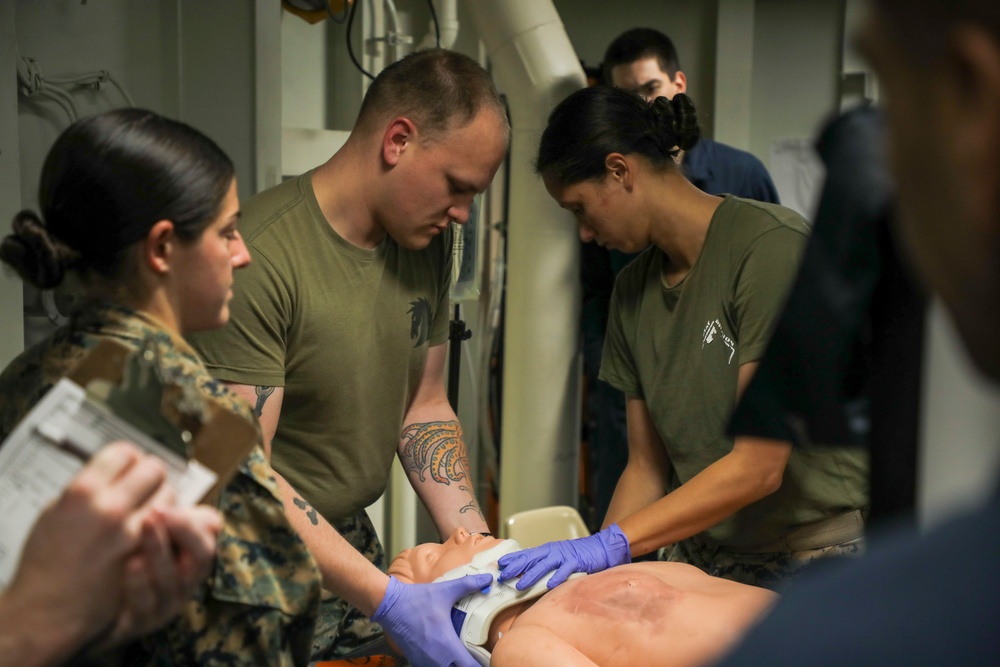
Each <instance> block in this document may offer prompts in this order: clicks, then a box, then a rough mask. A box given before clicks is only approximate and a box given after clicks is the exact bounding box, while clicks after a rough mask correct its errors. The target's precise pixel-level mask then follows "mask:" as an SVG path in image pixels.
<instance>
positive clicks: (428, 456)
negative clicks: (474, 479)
mask: <svg viewBox="0 0 1000 667" xmlns="http://www.w3.org/2000/svg"><path fill="white" fill-rule="evenodd" d="M399 437H400V440H402V442H403V448H402V450H401V452H400V455H399V460H400V462H401V463H402V464H403V469H404V470H405V471H406V472H407V474H409V473H411V472H414V473H416V474H417V475H418V476H419V477H420V481H421V482H424V481H426V480H427V473H428V472H430V476H431V479H432V480H434V481H435V482H437V483H439V484H445V485H451V483H452V482H455V483H456V484H457V485H458V489H459V490H460V491H465V492H466V493H468V494H469V502H468V503H467V504H465V505H464V506H463V507H461V508H460V509H459V510H458V511H459V514H464V513H466V512H475V513H476V514H478V515H479V516H480V517H482V515H483V513H482V510H480V509H479V503H477V502H476V497H475V495H474V494H473V492H472V484H471V483H470V482H469V480H470V478H471V476H470V474H469V457H468V456H467V455H466V454H465V448H464V447H463V446H462V426H461V424H459V423H458V422H457V421H454V420H453V421H446V422H426V423H423V424H411V425H410V426H408V427H407V428H405V429H404V430H403V432H402V434H400V436H399ZM462 481H464V482H465V483H464V484H461V483H459V482H462Z"/></svg>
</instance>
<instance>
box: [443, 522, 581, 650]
mask: <svg viewBox="0 0 1000 667" xmlns="http://www.w3.org/2000/svg"><path fill="white" fill-rule="evenodd" d="M520 550H521V545H520V544H518V543H517V542H516V541H514V540H504V541H502V542H501V543H500V544H498V545H496V546H495V547H493V548H491V549H487V550H486V551H484V552H482V553H479V554H476V555H475V556H474V557H473V559H472V562H471V563H469V564H467V565H463V566H461V567H457V568H455V569H454V570H451V571H449V572H446V573H445V574H443V575H442V576H440V577H438V578H437V579H435V581H448V580H450V579H458V578H459V577H464V576H466V575H468V574H489V575H491V576H492V577H493V583H492V584H490V587H489V588H487V589H486V590H484V591H480V592H476V593H473V594H471V595H467V596H465V597H464V598H462V599H460V600H459V601H458V602H456V603H455V606H454V607H453V608H452V612H451V619H452V622H453V623H454V624H455V631H456V632H457V633H458V636H459V637H460V638H461V640H462V642H463V643H464V644H465V647H466V648H467V649H469V652H470V653H471V654H472V657H474V658H475V659H476V661H477V662H479V664H480V665H489V664H490V653H489V651H487V650H486V648H485V644H486V642H487V640H489V636H490V625H491V624H492V623H493V619H494V618H496V616H497V614H499V613H500V612H501V611H503V610H504V609H506V608H507V607H510V606H511V605H514V604H517V603H519V602H524V601H526V600H532V599H534V598H537V597H539V596H540V595H542V594H543V593H545V592H546V591H547V590H548V589H547V588H546V586H545V585H546V583H548V580H549V578H550V577H551V576H552V574H554V572H552V573H549V575H548V576H546V577H544V578H543V579H542V580H541V581H539V582H538V583H536V584H535V585H534V586H532V587H531V588H529V589H528V590H524V591H519V590H517V589H516V588H514V584H516V583H517V580H516V579H511V580H509V581H505V582H503V583H500V582H498V581H497V578H498V577H499V576H500V570H499V568H498V566H497V560H499V559H500V557H501V556H504V555H506V554H509V553H513V552H515V551H520ZM573 576H574V577H575V576H577V575H573Z"/></svg>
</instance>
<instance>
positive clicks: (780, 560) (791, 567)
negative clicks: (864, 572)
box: [660, 537, 865, 590]
mask: <svg viewBox="0 0 1000 667" xmlns="http://www.w3.org/2000/svg"><path fill="white" fill-rule="evenodd" d="M864 547H865V539H864V538H863V537H858V538H855V539H853V540H848V541H846V542H843V543H841V544H834V545H831V546H825V547H821V548H819V549H806V550H804V551H785V552H772V553H753V552H750V553H748V552H745V551H741V550H739V549H730V548H727V547H724V546H715V545H707V544H704V543H699V542H696V541H695V540H694V539H688V540H683V541H681V542H678V543H677V544H675V545H673V546H672V547H667V548H666V549H663V550H662V551H661V552H660V560H667V561H671V562H677V563H689V564H691V565H694V566H696V567H698V568H700V569H701V570H704V571H705V572H707V573H708V574H710V575H712V576H714V577H722V578H723V579H731V580H732V581H739V582H741V583H744V584H750V585H751V586H761V587H763V588H769V589H772V590H774V589H777V588H778V587H779V586H782V585H784V584H786V583H788V582H789V581H791V580H792V579H794V578H795V577H796V576H798V575H799V574H800V573H801V572H802V569H803V568H805V567H806V566H807V565H809V564H810V563H812V562H814V561H816V560H820V559H825V558H836V557H843V556H860V555H861V554H862V553H864Z"/></svg>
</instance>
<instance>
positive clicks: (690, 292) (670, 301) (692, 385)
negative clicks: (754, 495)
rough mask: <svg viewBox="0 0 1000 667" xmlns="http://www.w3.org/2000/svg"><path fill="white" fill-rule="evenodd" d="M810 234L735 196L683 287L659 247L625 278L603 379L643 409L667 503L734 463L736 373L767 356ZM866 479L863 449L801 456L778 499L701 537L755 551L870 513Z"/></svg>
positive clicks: (799, 223) (615, 299)
mask: <svg viewBox="0 0 1000 667" xmlns="http://www.w3.org/2000/svg"><path fill="white" fill-rule="evenodd" d="M808 233H809V228H808V225H807V223H806V221H805V220H804V219H803V218H802V217H801V216H799V215H798V214H797V213H795V212H794V211H792V210H790V209H787V208H784V207H781V206H778V205H775V204H765V203H760V202H755V201H751V200H745V199H740V198H738V197H733V196H729V195H727V196H726V197H725V199H724V200H723V202H722V204H721V205H720V206H719V208H718V209H717V210H716V212H715V215H714V216H713V217H712V221H711V225H710V226H709V229H708V232H707V235H706V238H705V244H704V247H703V248H702V251H701V255H700V256H699V257H698V259H697V261H696V262H695V264H694V266H693V267H692V268H691V271H690V272H689V273H688V275H687V276H686V277H685V278H684V279H683V280H682V281H681V282H679V283H678V284H676V285H674V286H672V287H667V286H666V284H665V283H664V282H663V278H662V274H663V264H664V259H665V258H664V255H663V252H662V251H661V250H660V249H659V248H656V247H652V248H649V249H648V250H646V251H645V252H644V253H642V254H641V255H640V256H639V257H637V258H636V259H635V260H634V261H633V262H632V263H631V264H630V265H629V266H627V267H626V268H625V269H624V270H622V272H621V273H620V274H619V276H618V279H617V281H616V283H615V289H614V294H613V296H612V299H611V311H610V315H609V318H608V331H607V337H606V340H605V345H604V354H603V363H602V365H601V372H600V378H601V379H602V380H605V381H606V382H608V383H610V384H612V385H613V386H615V387H617V388H618V389H620V390H622V391H624V392H625V393H626V394H627V395H629V396H634V397H638V398H641V399H643V400H644V401H645V402H646V405H647V407H648V409H649V412H650V415H651V416H652V419H653V423H654V424H655V426H656V430H657V432H658V433H659V435H660V437H661V438H662V440H663V444H664V446H665V447H666V450H667V454H668V457H669V459H670V464H671V467H672V472H671V488H669V489H665V491H667V492H669V491H671V490H673V489H675V488H677V487H678V486H680V485H681V484H684V483H685V482H687V481H688V480H690V479H691V478H692V477H694V476H695V475H697V474H698V473H699V472H701V471H702V470H704V469H705V468H706V467H708V466H709V465H710V464H712V463H713V462H715V461H717V460H718V459H720V458H722V457H723V456H725V455H726V454H727V453H729V452H730V451H732V448H733V440H732V438H729V437H727V436H726V435H725V427H726V423H727V421H728V419H729V416H730V413H731V412H732V410H733V407H734V406H735V401H736V386H737V379H738V374H739V368H740V366H741V365H742V364H745V363H748V362H752V361H756V360H758V359H760V357H761V356H762V355H763V353H764V349H765V347H766V346H767V342H768V339H769V338H770V335H771V332H772V329H773V326H774V324H775V322H776V321H777V317H778V315H779V313H780V312H781V309H782V307H783V305H784V302H785V299H786V297H787V294H788V291H789V290H790V288H791V285H792V282H793V280H794V278H795V275H796V273H797V271H798V265H799V261H800V259H801V256H802V253H803V250H804V249H805V244H806V240H807V236H808ZM866 474H867V467H866V459H865V453H864V452H863V451H862V450H860V449H846V448H817V449H815V450H812V449H810V450H803V449H801V448H795V449H793V451H792V455H791V458H790V460H789V462H788V466H787V468H786V471H785V475H784V481H783V483H782V485H781V488H780V489H779V490H778V491H776V492H775V493H773V494H771V495H770V496H768V497H766V498H763V499H761V500H759V501H757V502H755V503H753V504H751V505H749V506H748V507H746V508H744V509H742V510H740V511H739V512H737V513H736V514H735V515H733V516H732V517H730V518H729V519H727V520H725V521H723V522H722V523H720V524H718V525H716V526H714V527H712V528H710V529H709V530H707V531H705V532H704V533H703V534H701V535H700V536H699V537H700V538H701V539H703V540H704V541H706V542H709V543H714V544H723V545H728V546H737V547H739V546H753V545H757V544H761V543H764V542H769V541H771V540H773V539H777V538H779V537H781V536H783V535H785V534H787V533H788V532H789V530H790V529H791V528H793V527H795V526H797V525H801V524H804V523H810V522H813V521H818V520H820V519H824V518H826V517H829V516H833V515H835V514H837V513H840V512H843V511H846V510H851V509H855V508H858V507H862V506H864V505H865V504H867V482H866Z"/></svg>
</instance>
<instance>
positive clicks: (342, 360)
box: [191, 172, 452, 520]
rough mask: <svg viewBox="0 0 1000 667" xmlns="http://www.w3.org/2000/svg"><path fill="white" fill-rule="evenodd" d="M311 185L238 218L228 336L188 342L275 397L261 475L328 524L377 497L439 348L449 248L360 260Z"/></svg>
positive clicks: (435, 245) (269, 195)
mask: <svg viewBox="0 0 1000 667" xmlns="http://www.w3.org/2000/svg"><path fill="white" fill-rule="evenodd" d="M311 177H312V173H311V172H309V173H306V174H304V175H302V176H300V177H298V178H295V179H292V180H289V181H286V182H285V183H282V184H280V185H278V186H276V187H274V188H271V189H269V190H267V191H265V192H262V193H260V194H258V195H256V196H254V197H252V198H251V199H250V200H248V201H247V202H246V203H245V204H244V205H243V213H242V219H241V222H240V230H241V232H242V234H243V236H244V238H245V240H246V243H247V246H248V248H249V249H250V254H251V258H252V261H251V264H250V266H249V267H247V268H245V269H243V270H240V271H237V272H236V282H235V285H234V288H233V292H234V297H233V300H232V302H231V304H230V322H229V324H228V325H227V326H225V327H223V328H222V329H220V330H218V331H213V332H207V333H204V334H199V335H197V336H192V337H191V338H192V343H193V344H194V345H195V347H196V348H197V349H198V350H199V352H200V353H201V354H202V356H203V357H204V359H205V363H206V366H207V367H208V369H209V370H210V371H211V372H212V374H213V375H215V376H216V377H218V378H219V379H221V380H225V381H227V382H235V383H239V384H246V385H255V386H281V387H284V391H285V395H284V401H283V402H282V405H281V415H280V418H279V420H278V429H277V432H276V433H275V436H274V439H273V441H272V447H271V463H272V465H273V466H274V468H275V470H277V471H278V472H280V473H281V474H282V475H284V477H285V478H286V479H287V480H288V481H289V483H290V484H291V485H292V486H293V487H294V488H295V489H296V490H297V491H298V492H300V493H301V494H302V496H303V498H305V499H306V500H307V501H308V502H309V503H310V504H311V505H312V506H313V507H315V508H316V509H317V510H318V511H319V512H320V513H321V514H322V515H323V516H324V517H326V518H327V519H328V520H336V519H342V518H346V517H349V516H353V515H354V514H356V513H357V512H358V511H359V510H361V509H363V508H364V507H366V506H368V505H370V504H371V503H372V502H374V501H375V500H377V499H378V497H379V496H380V495H381V494H382V492H383V491H384V489H385V485H386V483H387V481H388V477H389V470H390V466H391V464H392V459H393V456H394V454H395V452H396V449H397V447H398V445H399V435H400V431H401V428H402V421H403V416H404V414H405V411H406V409H407V407H408V405H409V402H410V399H411V398H412V396H413V392H414V390H415V389H416V387H417V384H418V382H419V380H420V377H421V374H422V372H423V368H424V362H425V361H426V359H427V352H428V349H429V348H430V347H431V346H433V345H438V344H441V343H443V342H444V341H445V340H446V339H447V336H448V289H449V286H450V279H451V266H452V259H451V240H452V237H451V234H450V233H446V234H442V235H440V236H438V237H435V238H434V240H433V241H432V242H431V244H430V246H428V247H427V248H425V249H424V250H419V251H412V250H407V249H405V248H401V247H400V246H399V245H397V244H396V243H395V242H394V241H393V240H392V239H391V238H389V237H388V236H387V237H386V238H385V239H384V240H383V241H382V242H381V243H380V244H379V245H378V246H377V247H376V248H374V249H370V250H369V249H363V248H358V247H356V246H354V245H352V244H350V243H348V242H347V241H346V240H344V239H343V238H341V237H340V236H339V235H338V234H337V233H336V232H335V231H334V230H333V228H332V227H331V226H330V225H329V224H328V223H327V221H326V219H325V218H324V216H323V214H322V212H321V211H320V208H319V203H318V202H317V201H316V196H315V194H314V192H313V188H312V180H311Z"/></svg>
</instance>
